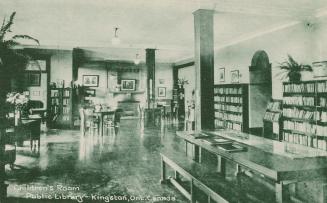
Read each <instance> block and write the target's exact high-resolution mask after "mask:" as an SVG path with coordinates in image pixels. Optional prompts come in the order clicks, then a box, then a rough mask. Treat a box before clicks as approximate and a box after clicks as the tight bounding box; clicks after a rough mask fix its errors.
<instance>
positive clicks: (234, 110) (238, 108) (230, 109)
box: [215, 104, 242, 113]
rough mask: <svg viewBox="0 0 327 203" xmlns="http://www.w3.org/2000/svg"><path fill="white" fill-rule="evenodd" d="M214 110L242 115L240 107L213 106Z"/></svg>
mask: <svg viewBox="0 0 327 203" xmlns="http://www.w3.org/2000/svg"><path fill="white" fill-rule="evenodd" d="M215 109H218V110H223V111H233V112H238V113H242V106H234V105H228V104H215Z"/></svg>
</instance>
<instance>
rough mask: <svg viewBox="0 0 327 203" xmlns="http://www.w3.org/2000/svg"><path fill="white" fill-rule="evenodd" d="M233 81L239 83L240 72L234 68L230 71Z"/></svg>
mask: <svg viewBox="0 0 327 203" xmlns="http://www.w3.org/2000/svg"><path fill="white" fill-rule="evenodd" d="M230 78H231V83H239V82H240V81H239V79H240V74H239V71H238V70H232V71H231V72H230Z"/></svg>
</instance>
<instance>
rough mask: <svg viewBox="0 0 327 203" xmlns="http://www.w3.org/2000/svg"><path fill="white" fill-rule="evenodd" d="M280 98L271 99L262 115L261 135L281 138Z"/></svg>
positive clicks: (275, 138) (274, 138)
mask: <svg viewBox="0 0 327 203" xmlns="http://www.w3.org/2000/svg"><path fill="white" fill-rule="evenodd" d="M281 117H282V100H271V101H270V102H269V103H268V105H267V109H266V112H265V115H264V117H263V137H265V138H269V139H273V140H281V139H282V138H281V130H282V120H281Z"/></svg>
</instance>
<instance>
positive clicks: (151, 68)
mask: <svg viewBox="0 0 327 203" xmlns="http://www.w3.org/2000/svg"><path fill="white" fill-rule="evenodd" d="M155 51H156V50H155V49H146V50H145V52H146V58H145V63H146V67H147V101H148V108H149V109H150V108H153V106H151V104H152V103H153V100H154V99H155V92H156V91H155V84H156V81H155V76H156V72H155V67H156V53H155ZM152 105H153V104H152Z"/></svg>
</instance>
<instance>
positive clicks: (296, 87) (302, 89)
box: [284, 82, 315, 93]
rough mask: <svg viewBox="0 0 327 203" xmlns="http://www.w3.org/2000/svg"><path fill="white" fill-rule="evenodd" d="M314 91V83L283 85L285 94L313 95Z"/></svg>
mask: <svg viewBox="0 0 327 203" xmlns="http://www.w3.org/2000/svg"><path fill="white" fill-rule="evenodd" d="M314 91H315V83H314V82H312V83H299V84H297V83H287V84H284V92H285V93H313V92H314Z"/></svg>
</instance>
